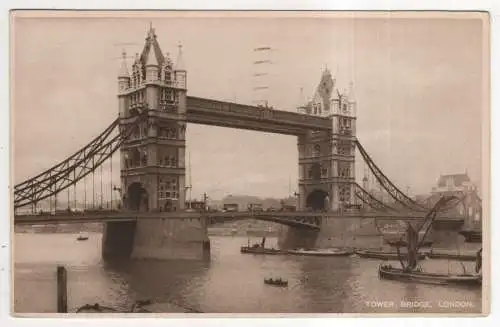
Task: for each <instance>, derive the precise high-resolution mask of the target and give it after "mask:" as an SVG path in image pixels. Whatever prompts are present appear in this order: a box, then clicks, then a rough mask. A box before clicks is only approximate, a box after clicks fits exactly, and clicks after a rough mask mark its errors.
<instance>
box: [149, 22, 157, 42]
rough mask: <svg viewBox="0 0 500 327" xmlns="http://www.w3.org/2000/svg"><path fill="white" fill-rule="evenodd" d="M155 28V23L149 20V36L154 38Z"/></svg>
mask: <svg viewBox="0 0 500 327" xmlns="http://www.w3.org/2000/svg"><path fill="white" fill-rule="evenodd" d="M155 36H156V35H155V29H154V28H153V23H152V22H149V31H148V38H149V39H153V38H154V37H155Z"/></svg>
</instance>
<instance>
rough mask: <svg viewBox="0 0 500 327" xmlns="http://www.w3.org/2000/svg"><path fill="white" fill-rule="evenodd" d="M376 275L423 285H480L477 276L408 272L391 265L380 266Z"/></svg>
mask: <svg viewBox="0 0 500 327" xmlns="http://www.w3.org/2000/svg"><path fill="white" fill-rule="evenodd" d="M378 273H379V277H380V278H383V279H393V280H402V281H408V282H420V283H425V284H438V285H451V284H453V285H469V286H480V285H481V283H482V278H481V275H479V274H455V275H454V274H439V273H429V272H423V271H419V270H411V271H408V270H405V269H403V268H397V267H392V266H391V265H380V267H379V271H378Z"/></svg>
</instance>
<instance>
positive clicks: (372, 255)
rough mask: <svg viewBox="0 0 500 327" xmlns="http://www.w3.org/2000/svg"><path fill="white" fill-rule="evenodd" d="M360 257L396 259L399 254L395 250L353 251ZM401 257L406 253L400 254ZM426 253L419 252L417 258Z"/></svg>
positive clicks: (424, 255) (405, 255) (422, 256)
mask: <svg viewBox="0 0 500 327" xmlns="http://www.w3.org/2000/svg"><path fill="white" fill-rule="evenodd" d="M355 253H356V254H357V255H358V256H360V257H361V258H370V259H380V260H398V259H399V256H398V253H397V252H386V251H376V250H356V252H355ZM400 255H401V257H403V258H406V257H407V256H408V255H407V254H405V253H401V254H400ZM426 256H427V254H425V253H419V254H418V258H419V259H421V260H423V259H425V257H426Z"/></svg>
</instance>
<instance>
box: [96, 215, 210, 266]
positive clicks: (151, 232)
mask: <svg viewBox="0 0 500 327" xmlns="http://www.w3.org/2000/svg"><path fill="white" fill-rule="evenodd" d="M102 242H103V244H102V256H103V259H105V260H119V259H154V260H171V259H185V260H209V259H210V241H209V239H208V234H207V229H206V225H205V224H204V223H202V222H200V220H199V219H191V220H190V219H184V220H180V219H168V220H167V219H161V220H153V219H145V220H142V221H141V220H140V221H138V222H135V221H133V222H108V223H106V224H105V227H104V232H103V241H102Z"/></svg>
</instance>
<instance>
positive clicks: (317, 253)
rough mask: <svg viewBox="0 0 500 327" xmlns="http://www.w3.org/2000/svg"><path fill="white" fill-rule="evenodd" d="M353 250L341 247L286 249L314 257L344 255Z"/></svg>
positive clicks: (294, 253)
mask: <svg viewBox="0 0 500 327" xmlns="http://www.w3.org/2000/svg"><path fill="white" fill-rule="evenodd" d="M353 253H354V251H348V250H342V249H317V250H304V249H298V250H288V251H287V254H293V255H304V256H315V257H344V256H349V255H351V254H353Z"/></svg>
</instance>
